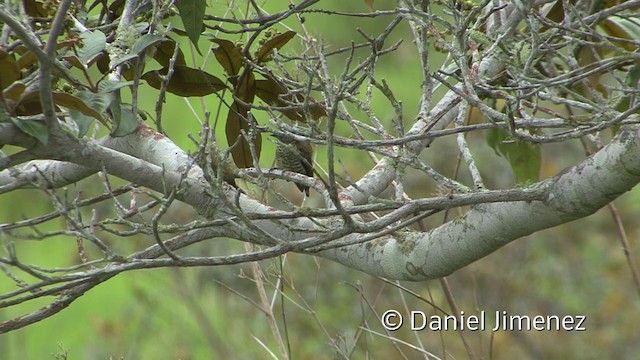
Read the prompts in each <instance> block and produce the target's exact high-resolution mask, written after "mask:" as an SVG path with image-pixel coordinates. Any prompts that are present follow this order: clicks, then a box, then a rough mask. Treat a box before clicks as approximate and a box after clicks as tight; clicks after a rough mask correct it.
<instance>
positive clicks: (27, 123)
mask: <svg viewBox="0 0 640 360" xmlns="http://www.w3.org/2000/svg"><path fill="white" fill-rule="evenodd" d="M10 119H11V122H13V124H14V125H15V126H17V127H18V129H20V130H22V132H24V133H25V134H27V135H30V136H33V137H34V138H36V139H37V140H38V141H39V142H41V143H42V144H43V145H47V143H48V142H49V129H48V128H47V126H46V125H45V124H44V123H43V122H41V121H36V120H20V119H17V118H13V117H12V118H10Z"/></svg>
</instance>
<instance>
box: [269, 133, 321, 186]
mask: <svg viewBox="0 0 640 360" xmlns="http://www.w3.org/2000/svg"><path fill="white" fill-rule="evenodd" d="M273 136H274V137H275V138H276V167H277V168H278V169H281V170H286V171H291V172H296V173H298V174H302V175H306V176H310V177H313V146H312V145H311V143H309V142H302V141H297V140H294V139H292V138H288V137H284V136H281V135H277V134H273ZM296 186H297V187H298V189H300V191H302V192H304V193H305V195H306V196H309V187H308V186H305V185H302V184H298V183H296Z"/></svg>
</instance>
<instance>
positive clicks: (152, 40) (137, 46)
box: [130, 34, 164, 55]
mask: <svg viewBox="0 0 640 360" xmlns="http://www.w3.org/2000/svg"><path fill="white" fill-rule="evenodd" d="M163 40H164V37H162V36H160V35H157V34H144V35H142V36H141V37H139V38H138V39H137V40H136V42H135V43H134V44H133V46H132V47H131V51H130V53H131V54H134V55H140V53H142V52H143V51H144V50H147V49H148V48H150V47H151V46H153V45H156V44H159V43H160V42H161V41H163Z"/></svg>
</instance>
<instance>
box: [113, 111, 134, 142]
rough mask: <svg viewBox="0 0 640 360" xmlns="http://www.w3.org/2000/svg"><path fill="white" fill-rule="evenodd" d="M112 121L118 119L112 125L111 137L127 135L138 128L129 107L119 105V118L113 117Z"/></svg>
mask: <svg viewBox="0 0 640 360" xmlns="http://www.w3.org/2000/svg"><path fill="white" fill-rule="evenodd" d="M114 119H118V122H117V123H116V124H115V125H114V127H113V131H111V136H114V137H120V136H125V135H129V134H131V133H132V132H133V131H134V130H135V129H136V128H137V127H138V117H137V116H136V114H134V113H133V108H132V107H131V105H121V106H120V116H118V117H115V116H114Z"/></svg>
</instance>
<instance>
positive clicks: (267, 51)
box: [256, 31, 296, 64]
mask: <svg viewBox="0 0 640 360" xmlns="http://www.w3.org/2000/svg"><path fill="white" fill-rule="evenodd" d="M294 36H296V32H295V31H287V32H284V33H282V34H278V35H276V36H274V37H273V38H271V39H269V40H268V41H267V42H265V43H264V45H262V46H261V47H260V49H258V52H257V53H256V63H257V64H260V63H262V62H264V61H265V60H267V59H269V58H270V57H271V56H272V55H273V50H274V49H280V48H282V47H283V46H285V45H286V44H287V43H288V42H289V40H291V39H293V37H294Z"/></svg>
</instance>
